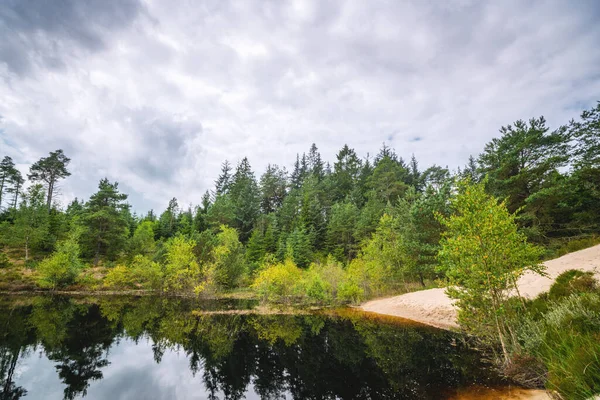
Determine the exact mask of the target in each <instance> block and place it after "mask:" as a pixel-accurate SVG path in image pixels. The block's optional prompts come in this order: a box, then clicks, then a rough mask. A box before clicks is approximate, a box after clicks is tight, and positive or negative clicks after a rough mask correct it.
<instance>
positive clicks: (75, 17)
mask: <svg viewBox="0 0 600 400" xmlns="http://www.w3.org/2000/svg"><path fill="white" fill-rule="evenodd" d="M599 21H600V3H599V2H598V1H596V0H578V1H570V0H565V1H522V0H514V1H513V0H503V1H492V0H490V1H479V0H473V1H470V0H461V1H450V0H448V1H446V0H429V1H427V0H423V1H421V0H414V1H395V0H393V1H366V0H363V1H333V0H332V1H319V0H315V1H308V0H307V1H290V2H286V1H275V0H273V1H270V0H254V1H251V0H247V1H246V0H244V1H231V2H229V1H224V0H215V1H170V0H164V1H162V0H114V1H109V0H56V1H46V0H0V38H1V39H0V156H3V155H10V156H11V157H13V159H14V160H15V161H16V162H17V163H18V164H19V167H20V168H21V169H22V170H23V172H26V171H27V170H28V168H29V165H30V164H31V163H32V162H34V161H36V160H37V159H39V158H40V157H42V156H46V155H47V154H48V152H50V151H53V150H55V149H58V148H62V149H64V151H65V153H66V154H67V156H69V157H70V158H71V159H72V162H71V165H70V170H71V172H72V174H73V175H72V176H71V177H69V178H68V179H67V180H65V181H64V183H63V185H62V197H61V201H62V202H63V203H66V202H67V201H69V200H70V199H72V198H73V197H75V196H78V197H84V198H87V197H88V196H89V195H90V194H91V193H92V192H93V191H94V190H95V188H96V186H97V183H98V180H99V179H100V178H102V177H104V176H106V177H108V178H109V179H110V180H116V181H118V182H119V183H120V187H121V188H122V189H123V191H125V192H127V193H129V195H130V201H131V203H132V204H133V206H134V209H136V210H138V211H146V210H148V209H150V208H155V209H158V210H162V209H164V208H165V207H166V204H167V202H168V199H169V198H171V197H173V196H175V197H177V198H178V199H179V202H180V204H188V203H190V202H192V203H199V201H200V196H201V195H202V193H203V192H204V191H205V190H206V189H209V188H211V187H212V184H213V181H214V179H215V178H216V176H217V175H218V172H219V165H220V163H221V162H222V161H223V160H225V159H228V160H230V161H231V162H232V163H234V164H235V163H236V162H237V161H239V160H240V159H241V158H242V157H244V156H247V157H248V158H249V160H250V163H251V164H252V166H253V168H254V169H255V171H256V172H257V176H259V175H260V173H262V171H263V170H264V168H265V167H266V164H267V163H268V162H271V163H277V164H280V165H284V166H288V168H289V166H291V165H292V163H293V161H294V158H295V154H296V153H297V152H303V151H307V150H308V148H309V146H310V144H311V143H312V142H315V143H316V144H317V146H318V147H319V149H320V150H321V152H322V154H323V156H324V158H325V159H327V160H333V158H334V156H335V153H336V152H337V151H338V150H339V148H340V147H342V145H343V144H344V143H347V144H348V145H350V146H351V147H354V148H355V149H356V150H357V152H358V153H359V154H360V155H361V156H365V155H366V154H367V153H371V154H374V153H376V152H377V150H378V149H379V148H380V147H381V144H382V143H383V142H386V143H387V144H388V145H390V146H392V147H394V148H395V149H396V151H397V152H398V154H399V155H401V156H403V157H404V158H406V159H408V158H410V156H411V154H413V153H414V154H415V155H416V157H417V159H418V160H419V163H420V165H421V167H423V168H425V167H427V166H429V165H431V164H433V163H436V164H440V165H443V166H445V165H448V166H449V167H450V168H451V169H454V168H456V167H457V166H460V165H463V164H464V163H465V162H466V160H467V158H468V156H469V154H475V155H476V154H478V153H479V152H480V151H481V150H482V148H483V145H484V144H485V143H486V142H487V141H489V140H490V139H491V138H492V137H494V136H496V134H497V132H498V128H500V126H502V125H505V124H508V123H511V122H513V121H515V120H517V119H527V118H530V117H533V116H539V115H544V116H545V117H546V119H547V120H548V121H549V123H550V125H551V126H553V127H556V126H557V125H559V124H562V123H565V122H567V121H568V120H569V119H571V118H572V117H576V116H577V115H578V114H579V113H580V112H581V110H583V109H585V108H589V107H591V106H592V105H594V104H595V102H596V101H597V100H600V45H599V43H600V23H598V22H599Z"/></svg>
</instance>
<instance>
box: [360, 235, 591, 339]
mask: <svg viewBox="0 0 600 400" xmlns="http://www.w3.org/2000/svg"><path fill="white" fill-rule="evenodd" d="M544 264H545V265H546V267H547V270H546V273H547V274H548V277H542V276H539V275H535V274H530V273H528V274H526V275H524V276H523V277H522V278H521V279H519V282H518V286H519V292H520V293H521V295H522V296H525V297H528V298H533V297H536V296H537V295H538V294H540V293H543V292H546V291H548V289H550V286H551V285H552V282H553V281H554V279H556V277H557V276H558V275H560V274H561V273H562V272H564V271H566V270H569V269H582V270H585V271H594V272H596V276H597V277H598V278H599V279H600V245H597V246H594V247H590V248H588V249H584V250H580V251H576V252H574V253H570V254H567V255H564V256H562V257H560V258H556V259H554V260H550V261H546V262H545V263H544ZM361 308H362V309H363V310H365V311H371V312H375V313H379V314H385V315H392V316H396V317H402V318H406V319H410V320H413V321H417V322H421V323H424V324H427V325H432V326H435V327H438V328H445V329H448V328H454V327H457V324H456V310H455V309H454V307H453V306H452V302H451V300H450V299H449V298H448V296H446V295H445V293H444V289H429V290H422V291H420V292H414V293H407V294H403V295H401V296H396V297H390V298H385V299H379V300H372V301H369V302H367V303H365V304H363V305H362V306H361Z"/></svg>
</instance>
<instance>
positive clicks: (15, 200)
mask: <svg viewBox="0 0 600 400" xmlns="http://www.w3.org/2000/svg"><path fill="white" fill-rule="evenodd" d="M20 188H21V186H20V185H19V183H18V182H17V187H16V188H15V198H14V199H13V208H14V209H16V208H17V200H18V199H19V189H20Z"/></svg>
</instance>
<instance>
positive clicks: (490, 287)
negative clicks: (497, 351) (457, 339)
mask: <svg viewBox="0 0 600 400" xmlns="http://www.w3.org/2000/svg"><path fill="white" fill-rule="evenodd" d="M484 185H485V182H484V183H479V184H472V183H470V182H469V181H468V180H463V181H460V182H458V194H457V195H456V196H455V197H454V198H453V199H452V209H453V211H454V214H453V215H451V216H450V217H442V216H440V217H439V218H440V222H441V223H442V224H443V225H444V226H445V227H446V229H447V231H446V232H444V234H443V238H442V241H441V249H440V252H439V254H438V259H439V262H440V267H441V269H442V270H443V271H444V272H445V273H446V276H447V277H448V283H449V285H450V286H449V287H448V289H447V293H448V295H449V296H450V297H451V298H452V299H455V300H457V302H456V305H457V307H458V309H459V313H458V320H459V323H460V324H461V326H462V327H463V328H465V329H466V330H467V331H468V332H470V333H472V334H475V335H477V336H479V337H480V338H482V339H483V340H489V341H490V342H491V343H498V344H500V345H501V347H502V351H503V355H504V358H505V360H507V358H508V346H509V342H508V341H509V340H510V337H511V334H510V331H511V327H510V318H511V309H510V307H509V303H508V298H509V296H510V294H511V292H512V291H515V290H516V282H517V280H518V279H519V277H521V276H522V275H523V274H524V273H525V272H526V271H532V272H535V273H542V272H543V266H542V265H539V259H540V257H541V254H542V251H541V249H540V248H538V247H535V246H533V245H531V244H529V243H527V241H526V239H525V237H524V235H523V234H522V233H519V231H518V230H517V226H516V224H515V216H514V215H513V214H511V213H510V212H509V211H508V209H507V208H506V205H505V203H500V204H498V201H497V200H496V199H495V198H494V197H492V196H490V195H488V194H487V193H486V192H485V186H484Z"/></svg>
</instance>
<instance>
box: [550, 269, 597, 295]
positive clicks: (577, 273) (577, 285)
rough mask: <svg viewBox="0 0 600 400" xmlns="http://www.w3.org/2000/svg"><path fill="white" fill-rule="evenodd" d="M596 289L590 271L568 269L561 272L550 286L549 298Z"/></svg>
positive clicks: (595, 283)
mask: <svg viewBox="0 0 600 400" xmlns="http://www.w3.org/2000/svg"><path fill="white" fill-rule="evenodd" d="M597 289H598V283H597V281H596V279H595V278H594V274H593V273H592V272H589V271H587V272H584V271H581V270H577V269H570V270H568V271H565V272H563V273H562V274H560V275H559V276H558V277H557V278H556V281H555V282H554V284H553V285H552V287H551V288H550V292H549V298H550V300H558V299H561V298H563V297H568V296H570V295H571V294H574V293H590V292H594V291H596V290H597Z"/></svg>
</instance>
